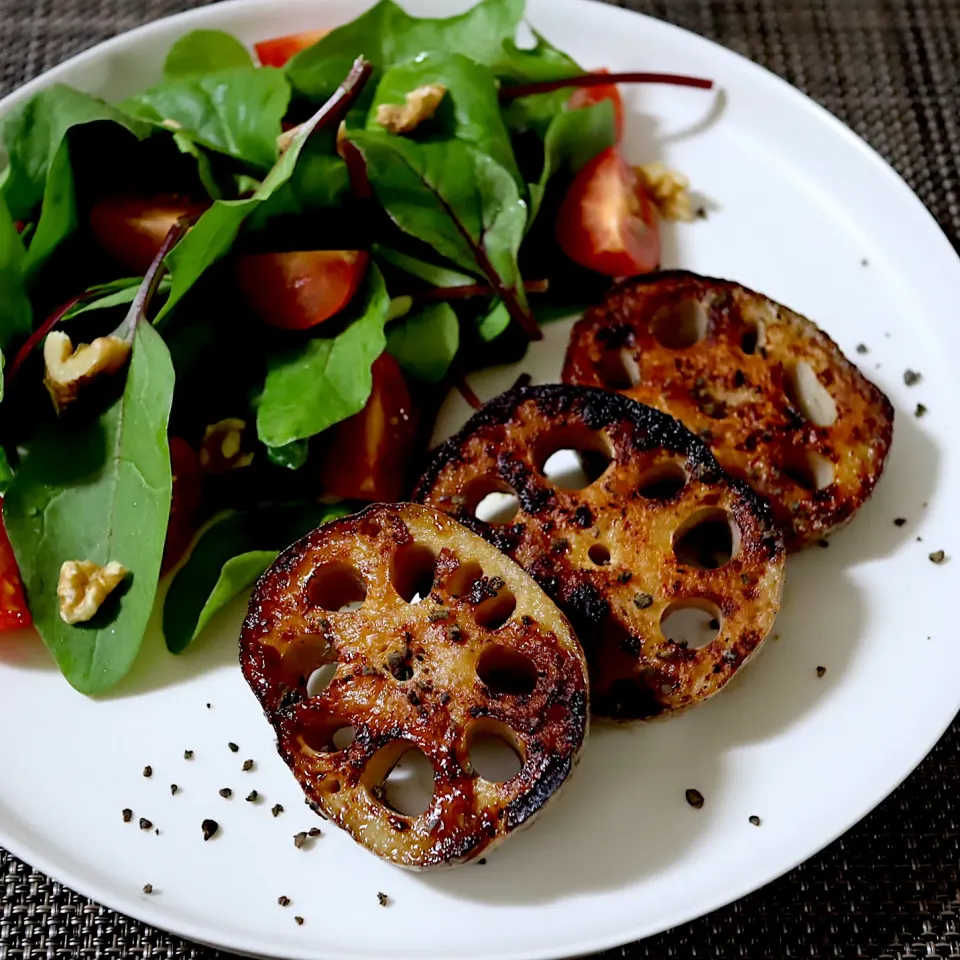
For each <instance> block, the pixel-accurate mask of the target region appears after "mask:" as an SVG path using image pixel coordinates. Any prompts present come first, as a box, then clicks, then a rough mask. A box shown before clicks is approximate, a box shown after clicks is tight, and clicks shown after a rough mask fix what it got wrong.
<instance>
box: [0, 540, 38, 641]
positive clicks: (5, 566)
mask: <svg viewBox="0 0 960 960" xmlns="http://www.w3.org/2000/svg"><path fill="white" fill-rule="evenodd" d="M32 623H33V617H31V616H30V610H29V608H28V607H27V598H26V597H25V596H24V593H23V581H22V580H21V579H20V568H19V567H18V566H17V558H16V557H15V556H14V555H13V547H11V546H10V540H9V538H8V537H7V531H6V528H5V527H4V525H3V523H2V521H0V631H5V630H20V629H21V628H23V627H29V626H30V625H31V624H32Z"/></svg>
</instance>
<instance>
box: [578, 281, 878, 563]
mask: <svg viewBox="0 0 960 960" xmlns="http://www.w3.org/2000/svg"><path fill="white" fill-rule="evenodd" d="M563 380H564V382H565V383H571V384H579V385H581V386H590V387H605V388H607V389H617V390H622V392H624V393H625V394H626V395H627V396H629V397H632V398H633V399H634V400H639V401H640V402H641V403H645V404H648V405H650V406H653V407H656V408H657V409H659V410H663V411H664V412H665V413H669V414H671V415H672V416H675V417H677V418H678V419H680V420H682V421H683V423H684V424H686V425H687V426H688V427H689V428H690V429H691V430H693V431H694V432H695V433H697V434H698V435H699V436H700V437H701V438H703V439H704V440H705V441H706V442H707V443H709V445H710V446H711V448H712V449H713V452H714V454H715V455H716V457H717V459H718V460H719V461H720V464H721V465H722V466H723V468H724V469H725V470H727V471H728V472H729V473H732V474H733V475H734V476H737V477H741V478H743V479H744V480H747V481H748V482H749V483H750V484H751V485H752V486H753V487H754V489H756V490H757V491H759V492H760V493H761V494H763V496H765V497H766V498H767V499H768V500H769V501H770V503H771V504H772V506H773V510H774V514H775V516H776V518H777V520H778V522H779V523H780V524H781V526H782V527H783V528H784V530H785V532H786V542H787V547H788V549H791V550H797V549H800V548H801V547H804V546H806V545H807V544H809V543H810V542H812V541H814V540H818V539H820V538H822V537H824V536H826V535H828V534H829V533H831V532H832V531H833V530H835V529H837V528H838V527H840V526H842V525H843V524H844V523H846V522H847V521H849V520H850V519H851V518H852V517H853V515H854V514H855V513H856V511H857V510H858V509H859V508H860V506H861V505H862V504H863V503H864V501H866V499H867V498H868V497H869V496H870V494H871V493H872V492H873V489H874V486H875V485H876V483H877V480H878V479H879V477H880V474H881V473H882V472H883V467H884V463H885V461H886V457H887V452H888V450H889V448H890V442H891V439H892V435H893V408H892V407H891V405H890V402H889V401H888V400H887V398H886V397H885V396H884V395H883V393H881V392H880V390H879V389H877V387H875V386H874V385H873V384H872V383H870V381H869V380H867V379H866V377H864V376H863V375H862V374H861V373H860V371H859V370H857V368H856V367H855V366H854V365H853V364H851V363H850V362H849V361H848V360H847V359H846V357H844V355H843V353H842V352H841V351H840V348H839V347H838V346H837V345H836V344H835V343H834V342H833V341H832V340H831V339H830V338H829V337H828V336H827V335H826V334H825V333H824V332H823V331H822V330H820V329H819V328H818V327H817V326H816V325H815V324H814V323H812V322H811V321H809V320H807V319H806V318H804V317H802V316H800V315H799V314H797V313H794V312H793V311H792V310H789V309H788V308H787V307H784V306H782V305H780V304H778V303H775V302H774V301H772V300H770V299H768V298H767V297H764V296H763V295H761V294H758V293H754V292H753V291H752V290H748V289H747V288H746V287H742V286H740V285H739V284H736V283H730V282H728V281H725V280H712V279H709V278H707V277H700V276H697V275H695V274H690V273H682V272H672V273H663V274H659V275H655V276H652V277H644V278H642V279H639V280H631V281H628V282H627V283H624V284H621V285H620V286H618V287H616V288H615V289H614V290H613V291H612V292H611V293H610V294H609V295H608V296H607V297H606V299H605V300H604V301H603V302H602V303H601V304H600V305H599V306H597V307H594V308H592V309H590V310H588V311H587V313H586V314H585V315H584V317H583V318H582V319H581V320H580V321H579V322H578V323H577V324H576V326H575V327H574V328H573V333H572V334H571V337H570V344H569V347H568V349H567V356H566V360H565V363H564V369H563ZM824 394H826V395H827V396H824ZM817 395H819V399H818V397H817ZM811 399H812V400H813V402H812V403H811Z"/></svg>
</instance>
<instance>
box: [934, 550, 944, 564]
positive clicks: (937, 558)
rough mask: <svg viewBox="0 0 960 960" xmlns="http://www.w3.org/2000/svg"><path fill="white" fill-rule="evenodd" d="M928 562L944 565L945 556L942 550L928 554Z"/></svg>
mask: <svg viewBox="0 0 960 960" xmlns="http://www.w3.org/2000/svg"><path fill="white" fill-rule="evenodd" d="M930 562H931V563H937V564H940V563H946V562H947V555H946V554H945V553H944V552H943V551H942V550H934V551H933V553H931V554H930Z"/></svg>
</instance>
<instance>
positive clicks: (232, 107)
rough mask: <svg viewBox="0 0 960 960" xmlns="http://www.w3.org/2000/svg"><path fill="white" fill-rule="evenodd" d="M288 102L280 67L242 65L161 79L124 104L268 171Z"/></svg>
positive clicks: (137, 114) (144, 115)
mask: <svg viewBox="0 0 960 960" xmlns="http://www.w3.org/2000/svg"><path fill="white" fill-rule="evenodd" d="M289 102H290V84H289V83H288V82H287V79H286V77H285V76H284V74H283V71H281V70H277V69H275V68H274V67H253V66H246V67H230V68H228V69H226V70H218V71H217V72H215V73H207V74H202V75H199V76H180V77H177V78H175V79H172V80H167V81H164V82H163V83H161V84H158V85H157V86H155V87H152V88H151V89H150V90H147V91H145V92H144V93H141V94H139V95H138V96H136V97H134V98H133V99H132V100H130V101H127V103H126V104H125V105H124V107H125V109H127V110H129V111H130V112H131V113H132V114H134V115H136V116H138V117H140V118H141V119H148V120H150V121H152V122H153V123H155V124H159V125H162V126H164V127H167V128H169V129H173V130H175V131H176V132H178V133H179V134H180V135H181V136H184V137H188V138H189V139H191V140H194V141H196V142H197V143H198V144H200V145H201V146H204V147H207V148H208V149H210V150H216V151H218V152H219V153H224V154H226V155H227V156H230V157H234V158H235V159H237V160H242V161H243V162H245V163H249V164H251V165H253V166H254V167H257V168H258V169H263V170H267V169H269V168H270V167H271V166H272V165H273V164H274V162H275V161H276V159H277V137H278V136H279V135H280V131H281V127H280V121H281V120H282V119H283V117H284V114H285V113H286V112H287V105H288V103H289Z"/></svg>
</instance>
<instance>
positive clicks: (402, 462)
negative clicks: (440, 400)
mask: <svg viewBox="0 0 960 960" xmlns="http://www.w3.org/2000/svg"><path fill="white" fill-rule="evenodd" d="M372 373H373V389H372V391H371V393H370V399H369V400H367V404H366V406H365V407H364V408H363V409H362V410H361V411H360V412H359V413H358V414H356V415H354V416H352V417H350V418H349V419H348V420H344V421H343V422H342V423H338V424H337V425H336V426H335V427H333V428H332V429H331V431H330V433H331V439H330V445H329V447H328V448H327V450H326V454H325V458H324V461H323V466H322V467H321V469H320V480H321V482H322V484H323V486H324V488H325V489H326V491H327V492H328V493H332V494H334V495H335V496H338V497H345V498H347V499H349V500H369V501H373V502H384V503H393V502H396V501H397V500H399V499H400V497H401V496H402V495H403V493H404V488H405V483H406V475H407V467H408V465H409V463H410V457H411V455H412V454H413V447H414V443H415V441H416V436H417V419H418V416H417V411H416V408H415V406H414V403H413V400H412V398H411V397H410V391H409V390H408V389H407V384H406V381H405V380H404V378H403V373H402V371H401V370H400V365H399V364H398V363H397V361H396V360H394V359H393V357H391V356H390V354H389V353H384V354H382V355H381V356H380V357H379V359H378V360H377V361H376V362H375V363H374V365H373V369H372Z"/></svg>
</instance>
